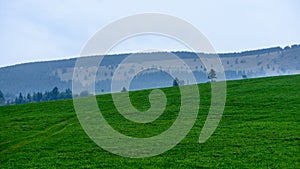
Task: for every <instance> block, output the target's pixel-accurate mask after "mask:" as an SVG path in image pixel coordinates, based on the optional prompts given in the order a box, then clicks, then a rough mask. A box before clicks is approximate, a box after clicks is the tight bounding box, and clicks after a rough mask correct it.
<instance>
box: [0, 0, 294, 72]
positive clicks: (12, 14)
mask: <svg viewBox="0 0 300 169" xmlns="http://www.w3.org/2000/svg"><path fill="white" fill-rule="evenodd" d="M299 11H300V1H298V0H224V1H222V0H207V1H200V0H193V1H192V0H190V1H182V0H163V1H162V0H147V1H146V0H144V1H141V0H119V1H116V0H90V1H83V0H82V1H79V0H63V1H61V0H40V1H38V0H11V1H8V0H0V20H1V26H0V38H1V40H0V45H1V48H0V49H1V50H0V58H1V60H0V67H3V66H8V65H14V64H18V63H26V62H32V61H45V60H55V59H67V58H71V57H76V56H78V55H79V54H80V51H81V49H82V48H83V46H84V45H85V43H86V42H87V41H88V39H89V38H90V37H92V36H93V34H94V33H96V32H97V31H98V30H100V29H101V28H103V27H104V26H106V25H107V24H109V23H111V22H113V21H115V20H117V19H121V18H123V17H126V16H130V15H133V14H139V13H150V12H151V13H163V14H169V15H173V16H175V17H178V18H181V19H184V20H186V21H187V22H189V23H191V24H192V25H193V26H195V27H196V28H197V29H199V31H201V32H202V33H203V34H204V35H205V36H206V37H207V38H208V40H209V41H210V43H211V44H212V45H213V47H214V48H215V50H216V51H217V52H222V53H223V52H238V51H243V50H251V49H259V48H265V47H273V46H282V47H284V46H287V45H291V44H299V43H300V22H299V18H300V12H299ZM148 48H149V49H160V50H176V51H178V50H185V48H184V47H183V46H181V45H180V44H177V43H176V42H172V41H171V40H169V39H167V40H166V39H164V38H161V37H149V36H148V37H147V36H145V37H138V38H132V39H131V40H128V41H127V42H124V43H123V44H120V45H119V46H117V47H116V48H115V49H114V50H113V52H116V53H121V52H136V51H140V50H146V49H148Z"/></svg>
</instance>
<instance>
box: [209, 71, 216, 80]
mask: <svg viewBox="0 0 300 169" xmlns="http://www.w3.org/2000/svg"><path fill="white" fill-rule="evenodd" d="M208 78H209V79H210V81H211V82H215V81H216V79H217V74H216V71H215V70H214V69H210V72H209V73H208Z"/></svg>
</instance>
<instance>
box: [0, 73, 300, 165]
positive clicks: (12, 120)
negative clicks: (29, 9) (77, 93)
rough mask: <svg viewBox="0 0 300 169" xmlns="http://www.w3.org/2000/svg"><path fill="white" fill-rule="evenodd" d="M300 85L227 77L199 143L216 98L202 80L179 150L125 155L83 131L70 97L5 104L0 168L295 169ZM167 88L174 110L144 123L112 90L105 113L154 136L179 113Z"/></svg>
mask: <svg viewBox="0 0 300 169" xmlns="http://www.w3.org/2000/svg"><path fill="white" fill-rule="evenodd" d="M299 84H300V76H299V75H296V76H283V77H271V78H262V79H248V80H240V81H230V82H228V83H227V85H228V86H227V87H228V88H227V90H228V91H227V92H228V94H227V103H226V108H225V111H224V114H223V118H222V120H221V122H220V124H219V126H218V128H217V130H216V131H215V133H214V134H213V136H212V137H211V138H210V139H209V140H208V141H207V142H205V143H204V144H199V143H198V138H199V134H200V131H201V127H202V126H203V124H204V120H205V118H206V114H207V111H208V108H209V103H210V99H209V91H210V89H209V84H201V85H199V89H200V92H201V107H200V112H199V116H198V120H197V122H196V124H195V126H194V127H193V129H192V130H191V131H190V133H189V134H188V136H187V137H186V138H185V139H184V140H183V141H182V142H181V143H179V144H178V145H177V146H176V147H174V148H173V149H171V150H169V151H167V152H165V153H163V154H161V155H159V156H155V157H152V158H144V159H128V158H124V157H119V156H116V155H113V154H111V153H109V152H106V151H104V150H102V149H101V148H100V147H98V146H97V145H96V144H95V143H94V142H92V141H91V140H90V139H89V137H88V136H87V135H86V134H85V132H84V131H83V130H82V128H81V126H80V124H79V122H78V120H77V117H76V113H75V112H74V108H73V104H72V101H71V100H68V101H55V102H47V103H34V104H28V105H16V106H9V107H0V115H1V118H0V131H1V132H0V168H18V167H19V168H25V167H32V168H61V167H68V168H71V167H73V168H95V167H97V168H101V167H120V168H132V167H134V168H153V167H155V168H166V167H171V168H178V167H182V168H189V167H190V168H195V167H214V168H216V167H218V168H219V167H225V168H231V167H232V168H297V167H299V166H300V162H299V161H300V155H299V148H300V141H299V138H300V133H299V129H300V110H299V109H300V105H299V98H300V92H299V91H300V86H299ZM163 90H164V91H165V92H166V93H167V95H168V109H167V111H166V112H165V113H164V114H163V115H162V116H161V117H160V118H159V119H158V120H157V121H155V122H154V123H151V124H146V125H136V124H134V123H132V122H129V121H127V120H124V119H123V118H122V117H121V116H120V115H117V111H116V110H115V108H114V107H113V105H112V102H111V97H110V95H103V96H99V97H98V99H99V100H101V102H100V103H101V104H100V108H101V109H102V110H103V111H104V112H105V114H104V115H105V117H106V118H107V120H108V121H109V122H110V123H111V125H112V126H113V127H114V128H116V129H117V130H118V131H120V132H122V133H124V134H127V135H131V136H135V137H149V136H152V135H156V134H158V133H160V132H161V131H163V130H165V129H167V128H168V127H169V126H170V125H171V124H172V122H173V120H174V119H175V118H176V113H175V114H174V113H172V112H175V111H176V110H178V108H179V107H178V104H177V103H178V100H179V98H180V97H179V95H178V88H166V89H163ZM147 93H149V91H138V92H133V93H132V98H133V102H134V103H135V106H137V107H138V108H139V109H141V110H145V109H147V107H149V103H148V101H147V98H148V94H147ZM108 110H109V111H108ZM141 131H143V132H141Z"/></svg>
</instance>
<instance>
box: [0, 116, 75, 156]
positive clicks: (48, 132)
mask: <svg viewBox="0 0 300 169" xmlns="http://www.w3.org/2000/svg"><path fill="white" fill-rule="evenodd" d="M74 119H77V118H76V117H72V118H70V119H68V120H65V121H62V122H60V123H57V124H54V125H52V126H50V127H47V128H46V129H45V130H43V131H38V133H35V134H32V135H29V136H26V137H22V138H18V139H14V140H8V141H5V142H2V143H0V145H5V144H9V143H12V142H16V141H20V142H19V143H17V144H14V145H12V146H10V147H8V148H6V149H4V150H2V151H0V154H4V153H8V152H11V151H13V150H15V149H18V148H20V147H23V146H24V145H27V144H30V143H33V142H38V141H43V140H45V139H48V138H50V137H52V136H55V135H57V134H59V133H61V132H63V131H64V130H65V129H67V128H68V127H69V126H71V125H73V124H75V123H70V122H71V121H72V120H74ZM62 126H64V127H63V128H62V129H61V127H62ZM59 127H60V128H59ZM56 128H59V129H56ZM55 129H56V130H55ZM52 130H53V131H52ZM45 134H46V136H44V135H45ZM28 138H31V140H24V139H28ZM22 140H23V141H22Z"/></svg>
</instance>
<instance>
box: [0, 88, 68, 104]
mask: <svg viewBox="0 0 300 169" xmlns="http://www.w3.org/2000/svg"><path fill="white" fill-rule="evenodd" d="M71 98H72V91H71V89H69V88H68V89H66V90H65V91H63V92H60V91H59V90H58V88H57V87H54V88H53V89H52V90H51V91H45V92H44V93H42V92H34V93H33V94H30V93H28V94H27V95H25V94H23V93H19V95H18V96H16V97H15V99H10V100H6V99H5V97H4V94H3V93H2V91H1V90H0V105H2V106H3V105H13V104H25V103H33V102H45V101H51V100H63V99H71Z"/></svg>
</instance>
